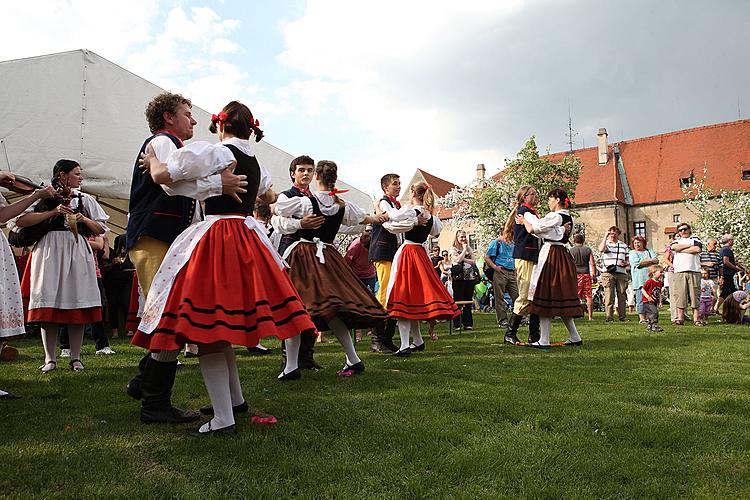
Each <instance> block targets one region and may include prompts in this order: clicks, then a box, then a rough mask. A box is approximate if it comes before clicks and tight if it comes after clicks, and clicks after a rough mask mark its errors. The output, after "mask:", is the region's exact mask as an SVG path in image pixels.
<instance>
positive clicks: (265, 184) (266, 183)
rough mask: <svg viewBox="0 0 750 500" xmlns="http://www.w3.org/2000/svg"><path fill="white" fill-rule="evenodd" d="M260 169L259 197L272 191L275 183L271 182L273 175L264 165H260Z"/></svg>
mask: <svg viewBox="0 0 750 500" xmlns="http://www.w3.org/2000/svg"><path fill="white" fill-rule="evenodd" d="M258 166H259V167H260V184H259V185H258V196H263V195H264V194H266V192H267V191H268V190H269V189H271V186H273V182H272V181H271V174H269V173H268V170H266V168H265V167H264V166H263V165H260V164H258Z"/></svg>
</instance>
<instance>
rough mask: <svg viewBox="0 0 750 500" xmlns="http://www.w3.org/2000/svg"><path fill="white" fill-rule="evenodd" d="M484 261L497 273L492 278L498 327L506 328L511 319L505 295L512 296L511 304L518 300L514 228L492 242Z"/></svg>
mask: <svg viewBox="0 0 750 500" xmlns="http://www.w3.org/2000/svg"><path fill="white" fill-rule="evenodd" d="M484 261H485V262H486V263H487V265H488V266H490V267H491V268H492V269H493V270H494V271H495V273H494V275H493V276H492V289H493V290H494V292H495V316H496V317H497V326H499V327H500V328H506V327H507V326H508V320H509V319H510V317H509V315H508V304H507V303H506V302H505V294H506V293H507V294H508V295H510V303H511V304H512V303H514V302H515V301H516V299H517V298H518V282H517V281H516V263H515V261H514V260H513V228H511V229H510V230H507V229H506V230H503V233H502V234H501V235H500V238H498V239H496V240H492V243H490V247H489V248H488V249H487V254H486V255H485V256H484Z"/></svg>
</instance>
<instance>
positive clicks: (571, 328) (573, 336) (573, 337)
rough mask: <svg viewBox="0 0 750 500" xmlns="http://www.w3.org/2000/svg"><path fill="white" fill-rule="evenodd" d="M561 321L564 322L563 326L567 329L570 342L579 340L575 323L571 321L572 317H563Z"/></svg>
mask: <svg viewBox="0 0 750 500" xmlns="http://www.w3.org/2000/svg"><path fill="white" fill-rule="evenodd" d="M562 320H563V323H565V328H567V329H568V334H569V335H570V341H571V342H580V341H581V336H580V335H579V334H578V329H577V328H576V323H575V321H573V318H563V319H562Z"/></svg>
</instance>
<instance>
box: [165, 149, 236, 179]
mask: <svg viewBox="0 0 750 500" xmlns="http://www.w3.org/2000/svg"><path fill="white" fill-rule="evenodd" d="M233 161H235V158H234V155H233V154H232V152H231V151H230V150H229V148H227V147H225V146H224V145H223V144H211V143H210V142H207V141H196V142H194V143H192V144H188V145H187V146H185V147H183V148H180V149H176V150H174V151H173V152H172V153H171V154H170V155H169V157H168V158H167V170H168V171H169V177H171V178H172V182H179V181H187V180H193V179H201V178H204V177H208V176H210V175H213V174H216V173H218V172H220V171H221V170H222V169H224V168H226V167H227V166H228V165H229V164H231V163H232V162H233Z"/></svg>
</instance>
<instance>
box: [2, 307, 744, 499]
mask: <svg viewBox="0 0 750 500" xmlns="http://www.w3.org/2000/svg"><path fill="white" fill-rule="evenodd" d="M715 318H716V317H713V318H712V321H711V324H710V326H709V327H707V328H696V327H692V326H684V327H671V326H669V325H668V323H669V322H668V320H667V321H665V320H664V316H662V326H664V328H665V330H666V331H665V332H664V333H659V334H649V333H647V332H646V330H645V328H644V327H642V326H640V325H638V324H637V322H632V323H627V324H621V323H615V324H611V323H610V324H605V323H604V322H603V319H602V317H601V314H599V315H598V316H597V318H596V319H595V321H594V322H592V323H589V322H587V321H586V320H579V322H578V326H579V328H580V330H581V334H582V336H583V338H584V346H583V347H582V348H555V349H552V350H550V351H549V352H541V351H537V350H533V349H529V348H520V347H512V346H507V345H502V344H501V343H500V336H499V330H498V329H497V327H496V326H493V325H494V315H489V314H475V321H476V329H475V330H473V331H470V332H464V333H462V334H460V335H456V334H454V335H453V336H448V334H447V330H446V327H445V325H441V328H440V329H439V334H440V340H438V341H437V342H432V341H429V340H427V350H426V351H425V352H423V353H417V354H415V355H414V356H412V357H411V358H408V359H400V358H395V357H393V356H386V355H382V354H371V353H370V352H369V341H365V342H362V343H360V344H359V347H358V348H359V350H360V351H361V353H362V355H363V359H364V362H365V364H366V366H367V371H366V372H365V374H364V375H362V376H359V377H350V378H339V377H337V376H336V375H335V372H336V370H338V369H340V368H341V366H342V364H343V354H342V353H341V350H340V348H339V347H338V344H337V343H335V341H333V342H330V343H326V344H323V345H320V346H319V348H318V350H317V354H316V358H317V359H318V361H319V362H320V363H321V364H323V365H324V366H325V370H323V371H319V372H316V373H309V372H306V373H305V376H304V377H303V379H302V380H300V381H296V382H288V383H284V384H281V383H278V382H276V381H275V375H276V373H277V372H278V367H279V357H278V356H267V357H263V358H257V357H249V356H245V355H242V354H240V355H239V356H238V360H239V364H240V377H241V378H242V383H243V388H244V392H245V396H246V398H247V401H248V403H249V404H250V406H251V407H253V408H256V409H258V410H260V411H263V412H268V413H272V414H274V415H276V416H277V417H278V419H279V423H278V424H276V425H267V426H259V425H254V424H250V422H249V416H247V415H243V416H241V417H240V419H239V421H238V434H237V435H236V436H234V437H228V438H227V437H224V438H208V439H194V438H190V437H187V436H186V435H185V432H184V430H185V429H186V428H187V426H171V425H160V426H153V425H152V426H146V425H142V424H141V423H140V422H139V420H138V404H137V403H136V402H135V401H132V400H130V399H129V398H128V397H127V396H126V395H125V393H124V386H125V383H126V382H127V380H128V378H129V377H130V376H131V375H132V374H133V373H134V367H135V366H136V364H137V362H138V359H139V358H140V356H141V355H142V351H141V350H140V349H138V348H134V347H131V346H129V345H127V343H126V341H124V340H122V339H120V340H115V341H113V348H114V349H115V350H116V351H117V355H115V356H109V357H105V356H94V355H93V345H92V344H91V343H90V341H87V343H86V345H85V346H84V362H85V363H86V367H87V369H86V371H85V372H83V373H74V372H71V371H70V370H67V369H65V368H67V364H66V363H64V360H61V361H60V365H59V368H58V369H57V370H56V371H55V372H52V373H50V374H49V375H41V374H39V372H38V370H37V367H38V366H39V365H40V364H41V362H42V349H41V342H40V341H39V339H26V340H23V341H16V342H15V343H14V345H15V346H16V347H18V348H19V349H20V351H21V358H20V359H19V360H18V361H16V362H13V363H2V364H0V389H4V390H7V391H11V392H14V393H17V394H20V395H22V396H23V399H21V400H19V401H2V402H0V424H1V426H2V427H1V429H2V430H0V497H2V496H9V497H17V498H29V497H57V496H61V497H131V498H153V497H157V496H158V497H174V498H177V497H179V498H213V497H225V496H231V497H247V498H289V497H298V498H347V499H354V498H370V497H377V498H407V497H408V498H414V497H419V498H424V497H433V498H456V497H457V498H498V497H549V498H553V497H555V498H557V497H568V498H571V497H573V498H582V497H586V498H593V497H596V498H600V497H640V496H647V497H704V498H716V497H736V498H748V497H750V425H748V424H749V423H750V375H749V374H748V353H750V342H748V340H750V330H748V329H747V328H740V327H736V326H731V325H721V324H717V323H716V319H715ZM665 323H666V324H665ZM563 331H564V327H563V326H562V324H561V323H559V322H555V323H553V341H554V340H563V339H564V338H565V336H564V334H563ZM331 338H332V337H331ZM269 345H271V346H273V347H277V346H278V343H276V344H273V343H269ZM237 352H238V354H239V353H241V350H239V349H238V351H237ZM277 352H278V351H277ZM185 363H186V367H185V368H183V369H181V370H180V371H179V372H178V375H177V383H176V385H175V394H174V401H175V402H176V403H177V404H178V405H180V406H182V407H188V408H191V409H197V407H199V406H200V405H203V404H206V403H207V402H208V396H207V394H206V391H205V388H204V387H203V382H202V380H201V376H200V371H199V369H198V366H197V361H196V360H194V359H190V360H187V361H186V362H185Z"/></svg>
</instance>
